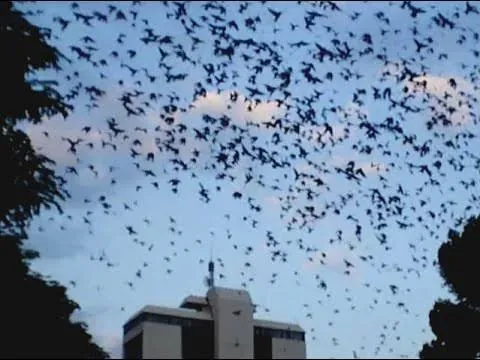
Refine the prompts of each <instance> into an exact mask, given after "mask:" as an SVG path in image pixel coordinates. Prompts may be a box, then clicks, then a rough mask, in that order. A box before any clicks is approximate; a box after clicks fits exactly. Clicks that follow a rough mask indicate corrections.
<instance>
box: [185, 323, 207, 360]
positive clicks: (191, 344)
mask: <svg viewBox="0 0 480 360" xmlns="http://www.w3.org/2000/svg"><path fill="white" fill-rule="evenodd" d="M182 358H183V359H213V358H214V329H213V322H212V321H201V322H198V321H195V322H191V326H182Z"/></svg>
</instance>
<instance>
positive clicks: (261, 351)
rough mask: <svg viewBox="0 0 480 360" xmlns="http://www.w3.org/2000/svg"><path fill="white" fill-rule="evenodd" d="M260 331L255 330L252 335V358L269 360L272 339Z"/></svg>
mask: <svg viewBox="0 0 480 360" xmlns="http://www.w3.org/2000/svg"><path fill="white" fill-rule="evenodd" d="M263 333H264V332H263V331H262V330H261V329H255V331H254V335H253V358H254V359H271V358H272V337H271V336H269V335H265V334H263Z"/></svg>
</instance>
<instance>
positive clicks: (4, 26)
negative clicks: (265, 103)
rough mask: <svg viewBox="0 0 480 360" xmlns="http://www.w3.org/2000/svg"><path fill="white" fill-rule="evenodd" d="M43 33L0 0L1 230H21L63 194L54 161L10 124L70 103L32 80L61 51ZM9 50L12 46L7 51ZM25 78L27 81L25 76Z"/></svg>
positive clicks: (61, 109) (45, 83)
mask: <svg viewBox="0 0 480 360" xmlns="http://www.w3.org/2000/svg"><path fill="white" fill-rule="evenodd" d="M45 37H46V35H45V33H44V32H42V31H41V30H40V29H38V28H36V27H35V26H33V25H32V24H30V23H29V22H28V21H26V20H25V19H24V18H23V16H22V13H21V12H19V11H16V10H15V9H14V8H13V5H12V3H11V2H8V1H7V2H1V3H0V46H1V48H2V49H5V51H6V53H8V54H9V55H8V56H4V57H3V60H2V66H0V74H1V78H2V79H5V80H6V82H5V83H4V86H1V87H0V99H2V101H1V106H0V151H1V154H2V173H3V174H4V175H3V176H2V182H1V183H2V186H1V187H0V198H1V199H2V201H1V205H0V234H5V233H12V232H20V233H21V234H22V235H24V229H25V227H26V226H27V225H28V220H29V219H31V217H32V216H33V215H37V214H38V213H39V211H40V209H41V208H42V207H46V208H50V207H52V206H55V207H57V208H58V209H59V210H61V209H60V206H59V203H58V201H60V200H63V199H64V198H65V197H66V196H68V193H67V192H65V191H63V190H62V185H63V180H62V178H60V177H58V176H56V175H55V173H54V171H53V170H52V165H53V164H54V163H53V161H51V160H49V159H47V158H46V157H44V156H41V155H39V154H37V153H35V151H34V149H33V148H32V145H31V143H30V139H29V138H28V136H27V135H26V134H25V133H24V132H23V131H22V130H20V129H18V128H16V127H15V125H17V124H18V122H19V121H22V120H25V121H28V122H32V123H38V122H40V121H41V120H42V117H49V116H53V115H56V114H59V113H60V114H62V115H63V116H66V115H67V110H68V109H69V106H68V105H66V104H65V103H64V102H62V100H61V98H60V95H59V94H58V93H57V92H56V91H55V90H54V89H53V88H52V86H51V85H53V83H51V82H48V81H37V80H36V79H34V78H33V76H32V71H36V70H41V69H48V68H51V67H53V68H58V58H59V56H60V54H59V53H58V52H57V51H56V50H55V49H54V48H53V47H51V46H49V45H48V44H47V43H46V41H45ZM8 49H15V51H9V50H8ZM28 78H30V80H29V79H28Z"/></svg>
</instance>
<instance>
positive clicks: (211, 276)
mask: <svg viewBox="0 0 480 360" xmlns="http://www.w3.org/2000/svg"><path fill="white" fill-rule="evenodd" d="M204 284H205V285H206V286H207V287H208V289H211V288H213V287H214V286H215V263H214V261H213V239H212V242H211V243H210V261H209V262H208V275H207V276H205V278H204Z"/></svg>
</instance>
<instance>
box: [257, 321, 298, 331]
mask: <svg viewBox="0 0 480 360" xmlns="http://www.w3.org/2000/svg"><path fill="white" fill-rule="evenodd" d="M253 326H259V327H265V328H269V329H276V330H290V331H298V332H303V333H304V332H305V330H303V329H302V328H301V327H300V326H298V325H296V324H290V323H284V322H277V321H269V320H260V319H253Z"/></svg>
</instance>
